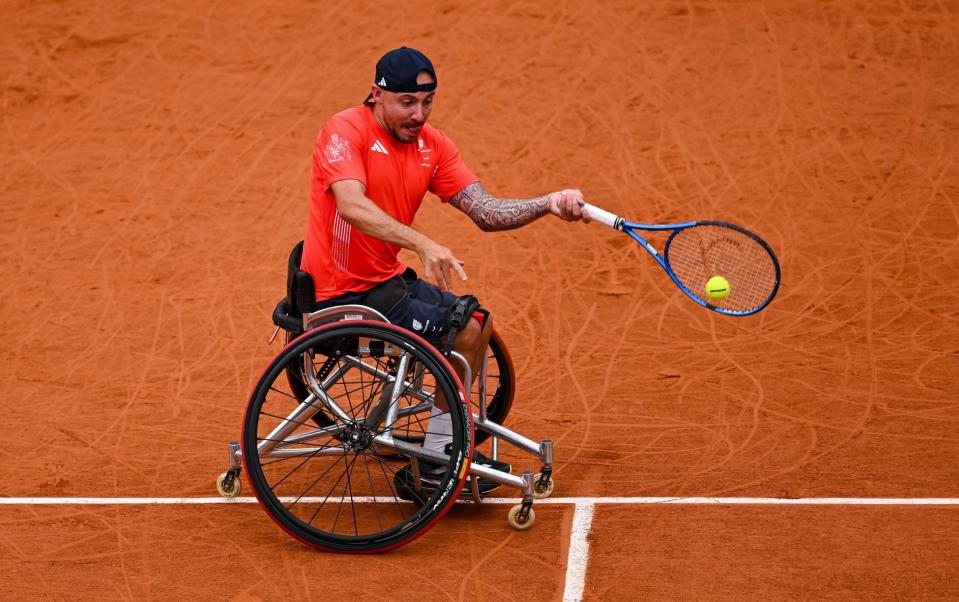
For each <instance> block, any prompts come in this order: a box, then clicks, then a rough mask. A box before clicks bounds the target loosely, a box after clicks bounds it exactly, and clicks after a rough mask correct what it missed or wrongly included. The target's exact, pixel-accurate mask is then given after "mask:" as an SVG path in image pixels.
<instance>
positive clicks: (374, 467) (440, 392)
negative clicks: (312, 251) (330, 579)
mask: <svg viewBox="0 0 959 602" xmlns="http://www.w3.org/2000/svg"><path fill="white" fill-rule="evenodd" d="M291 372H294V373H295V374H297V375H298V376H301V377H302V379H288V378H287V376H288V374H290V373H291ZM297 381H298V382H299V384H300V385H302V386H303V389H301V390H299V391H295V390H293V389H295V388H296V386H291V383H292V382H297ZM304 393H305V394H304ZM465 398H466V396H465V393H464V392H463V390H462V386H461V385H460V383H459V380H458V379H457V378H456V376H455V373H454V372H453V370H452V368H451V367H450V365H449V364H448V363H447V362H446V360H445V359H444V358H443V357H442V356H441V355H440V354H439V353H438V352H437V351H436V350H435V349H434V348H433V347H431V346H430V345H429V344H428V343H427V342H426V341H424V340H423V339H421V338H419V337H417V336H416V335H414V334H412V333H410V332H407V331H405V330H403V329H400V328H398V327H395V326H392V325H390V324H385V323H382V322H369V321H360V320H356V321H343V322H336V323H333V324H329V325H326V326H322V327H320V328H317V329H315V330H311V331H309V332H307V333H306V334H304V335H302V336H300V337H298V338H296V339H295V340H294V341H293V342H291V343H290V344H289V345H287V347H285V348H284V349H283V350H282V351H281V352H280V353H279V355H277V356H276V358H274V360H273V361H272V362H271V363H270V364H269V366H268V367H267V368H266V370H265V372H264V373H263V376H262V377H261V378H260V380H259V382H258V383H257V385H256V387H255V388H254V391H253V394H252V396H251V398H250V402H249V405H248V406H247V411H246V417H245V421H244V427H243V450H244V454H243V460H244V463H245V468H246V471H247V475H248V477H249V479H250V483H251V485H252V487H253V490H254V492H255V494H256V497H257V499H258V500H259V501H260V504H261V505H262V506H263V508H264V509H265V510H266V512H267V513H268V514H270V516H271V517H272V518H273V519H274V520H275V521H276V522H277V523H278V524H279V525H280V526H281V527H282V528H283V529H285V530H286V531H287V532H288V533H290V534H291V535H293V536H294V537H296V538H298V539H300V540H301V541H303V542H305V543H307V544H310V545H312V546H315V547H318V548H322V549H326V550H332V551H340V552H379V551H386V550H390V549H394V548H397V547H399V546H402V545H404V544H406V543H409V542H410V541H412V540H414V539H416V538H417V537H419V536H420V535H422V534H423V533H425V532H426V531H427V530H429V528H430V527H432V526H433V525H434V524H435V523H436V521H438V520H439V519H440V518H441V517H442V516H443V515H444V514H445V513H446V512H447V511H448V510H449V508H450V506H451V505H452V504H453V502H455V500H456V498H457V496H458V494H459V492H460V490H461V488H462V487H463V482H464V481H465V478H466V474H467V472H468V466H469V460H470V458H471V457H472V445H473V426H472V419H471V417H470V415H469V412H468V410H467V404H466V402H465ZM437 401H439V402H440V406H441V407H442V405H444V403H445V405H446V406H447V409H446V412H448V413H449V415H450V419H451V422H452V426H453V433H452V437H453V443H452V446H451V451H450V453H449V456H445V455H441V457H440V458H436V457H432V458H430V457H427V456H428V455H429V454H428V452H425V451H424V450H423V449H422V447H420V445H418V444H416V443H411V442H410V441H412V440H415V439H417V438H418V439H422V437H423V435H424V434H425V432H426V429H427V423H428V421H429V416H430V409H431V407H432V406H433V404H434V402H437ZM321 411H322V412H323V413H324V414H325V416H326V418H325V419H324V421H323V422H322V423H320V422H319V421H315V420H314V418H315V416H316V414H317V413H319V412H321ZM414 458H416V459H417V463H416V470H415V475H414V471H413V470H412V461H413V459H414ZM414 477H415V478H414ZM414 501H415V502H416V503H412V502H414Z"/></svg>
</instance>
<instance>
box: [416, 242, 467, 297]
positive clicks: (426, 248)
mask: <svg viewBox="0 0 959 602" xmlns="http://www.w3.org/2000/svg"><path fill="white" fill-rule="evenodd" d="M424 239H425V240H424V241H423V242H422V244H420V245H419V246H418V247H417V249H416V253H417V254H418V255H419V256H420V261H422V262H423V269H424V270H425V272H426V273H425V274H424V277H425V278H426V279H427V280H429V279H433V280H435V281H436V284H437V285H438V286H439V287H440V288H441V289H443V290H447V291H451V290H453V272H454V271H455V272H456V274H457V275H458V276H459V278H460V280H463V281H464V282H465V281H466V272H465V271H464V270H463V262H462V261H460V260H459V259H457V258H456V256H455V255H453V252H452V251H450V250H449V249H447V248H446V247H444V246H443V245H441V244H438V243H436V242H433V241H432V240H430V239H428V238H426V237H424Z"/></svg>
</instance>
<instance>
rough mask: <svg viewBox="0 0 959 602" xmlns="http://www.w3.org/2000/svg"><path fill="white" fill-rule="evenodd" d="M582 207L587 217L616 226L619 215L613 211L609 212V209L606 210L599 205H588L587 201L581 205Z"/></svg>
mask: <svg viewBox="0 0 959 602" xmlns="http://www.w3.org/2000/svg"><path fill="white" fill-rule="evenodd" d="M583 209H585V210H586V212H587V213H589V219H591V220H593V221H597V222H599V223H601V224H606V225H607V226H609V227H610V228H615V227H616V220H618V219H619V216H618V215H616V214H615V213H610V212H609V211H606V210H605V209H600V208H599V207H597V206H595V205H590V204H589V203H586V204H585V205H583Z"/></svg>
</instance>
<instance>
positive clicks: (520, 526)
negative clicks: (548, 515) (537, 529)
mask: <svg viewBox="0 0 959 602" xmlns="http://www.w3.org/2000/svg"><path fill="white" fill-rule="evenodd" d="M522 509H523V505H522V504H516V505H515V506H513V507H512V508H510V509H509V514H507V515H506V522H508V523H509V526H510V527H513V528H514V529H516V530H517V531H525V530H527V529H529V528H531V527H532V526H533V523H535V522H536V513H535V512H533V509H532V508H530V509H529V514H528V515H527V516H526V521H525V522H522V523H521V522H519V513H520V511H521V510H522Z"/></svg>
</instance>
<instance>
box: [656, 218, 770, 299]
mask: <svg viewBox="0 0 959 602" xmlns="http://www.w3.org/2000/svg"><path fill="white" fill-rule="evenodd" d="M665 257H666V261H667V262H668V264H669V267H670V269H671V270H672V271H673V273H674V274H675V275H676V278H677V279H678V280H679V282H680V283H681V284H682V285H683V286H684V287H685V288H686V289H688V290H689V291H690V293H692V294H693V295H694V296H696V297H697V298H699V299H701V300H702V301H704V302H706V303H709V304H711V305H715V306H717V307H722V308H724V309H728V310H731V311H744V312H745V311H749V310H752V309H755V308H757V307H759V306H760V305H762V304H764V303H765V302H766V301H767V300H768V299H769V298H770V296H771V295H772V294H773V293H774V291H775V288H776V265H775V263H774V260H773V258H772V256H771V255H770V254H769V251H768V250H767V249H766V247H764V246H763V245H762V244H761V243H760V242H759V241H757V240H756V239H754V238H753V237H751V236H749V235H748V234H745V233H743V232H740V231H738V230H735V229H733V228H729V227H726V226H722V225H718V224H704V225H698V226H693V227H690V228H686V229H683V230H679V231H678V232H676V234H675V235H674V236H673V237H672V238H671V239H670V241H669V244H668V246H667V248H666V250H665ZM713 276H722V277H723V278H725V279H726V280H727V281H728V282H729V296H728V297H726V298H725V299H713V298H710V297H709V296H708V295H707V294H706V282H707V281H708V280H709V279H710V278H712V277H713Z"/></svg>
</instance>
